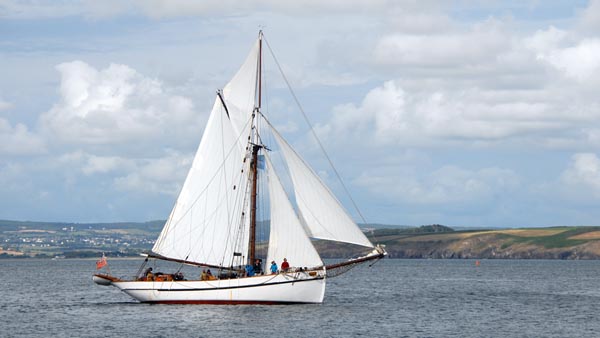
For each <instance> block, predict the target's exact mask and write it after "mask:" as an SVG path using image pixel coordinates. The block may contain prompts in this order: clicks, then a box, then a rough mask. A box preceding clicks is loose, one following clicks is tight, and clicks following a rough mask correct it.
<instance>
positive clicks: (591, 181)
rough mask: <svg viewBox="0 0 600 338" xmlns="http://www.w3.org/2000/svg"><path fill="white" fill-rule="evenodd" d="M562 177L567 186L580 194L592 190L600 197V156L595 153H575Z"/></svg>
mask: <svg viewBox="0 0 600 338" xmlns="http://www.w3.org/2000/svg"><path fill="white" fill-rule="evenodd" d="M561 178H562V181H563V182H564V183H565V184H566V185H567V188H569V189H573V190H574V191H578V194H579V195H584V194H585V193H590V192H591V193H592V194H593V195H594V196H596V197H600V158H598V155H596V154H595V153H577V154H575V155H573V156H572V158H571V162H570V164H569V167H568V168H567V169H566V170H565V171H564V172H563V174H562V177H561Z"/></svg>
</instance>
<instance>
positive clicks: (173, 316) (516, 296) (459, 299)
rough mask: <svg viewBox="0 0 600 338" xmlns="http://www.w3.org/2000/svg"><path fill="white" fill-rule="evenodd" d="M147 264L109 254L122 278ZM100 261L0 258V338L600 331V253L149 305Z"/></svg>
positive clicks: (399, 267) (348, 278)
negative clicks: (276, 300) (271, 296)
mask: <svg viewBox="0 0 600 338" xmlns="http://www.w3.org/2000/svg"><path fill="white" fill-rule="evenodd" d="M141 262H142V260H141V259H110V258H109V260H108V263H109V268H110V269H111V272H112V274H114V275H117V276H122V277H124V276H131V275H134V274H135V273H136V271H137V270H138V268H139V266H140V264H141ZM190 269H192V268H188V270H186V271H185V273H186V274H187V275H188V276H190V275H191V274H196V273H198V269H197V268H195V270H190ZM95 271H96V270H95V261H94V260H86V259H58V260H36V259H15V260H10V259H8V260H7V259H5V260H0V272H1V276H2V277H1V280H2V281H1V282H0V337H108V336H110V337H600V320H598V317H599V313H600V261H562V260H481V261H480V262H479V264H476V261H475V260H404V259H384V260H381V261H380V262H378V263H377V264H375V265H373V266H368V265H363V266H359V267H356V268H354V269H352V270H350V271H349V272H347V273H346V274H343V275H341V276H338V277H335V278H331V279H329V280H328V281H327V291H326V294H325V300H324V302H323V303H322V304H307V305H270V306H266V305H260V306H259V305H149V304H141V303H138V302H137V301H135V300H133V299H131V298H130V297H129V296H127V295H126V294H124V293H122V292H120V291H119V290H118V289H117V288H114V287H106V286H99V285H96V284H94V283H93V282H92V278H91V276H92V274H93V273H94V272H95ZM155 271H156V270H155Z"/></svg>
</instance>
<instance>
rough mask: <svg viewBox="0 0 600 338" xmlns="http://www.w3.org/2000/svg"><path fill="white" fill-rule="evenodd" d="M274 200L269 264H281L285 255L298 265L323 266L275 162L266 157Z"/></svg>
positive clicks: (270, 192) (270, 194)
mask: <svg viewBox="0 0 600 338" xmlns="http://www.w3.org/2000/svg"><path fill="white" fill-rule="evenodd" d="M266 163H267V175H268V185H269V200H270V203H271V230H270V235H269V250H268V253H267V267H268V266H269V264H270V262H271V261H275V262H277V264H281V261H282V260H283V258H287V260H288V261H289V262H290V264H292V266H298V267H317V266H322V265H323V261H322V260H321V257H320V256H319V254H318V253H317V250H316V249H315V247H314V246H313V245H312V243H311V241H310V238H308V236H307V235H306V232H305V230H304V227H303V226H302V224H300V220H299V219H298V216H297V215H296V212H295V211H294V207H292V204H291V202H290V200H289V199H288V196H287V194H286V193H285V190H284V189H283V186H282V185H281V182H280V180H279V177H278V176H277V174H276V173H275V170H274V169H273V165H272V164H271V161H270V159H269V158H268V157H266Z"/></svg>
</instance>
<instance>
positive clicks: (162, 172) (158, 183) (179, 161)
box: [114, 152, 193, 196]
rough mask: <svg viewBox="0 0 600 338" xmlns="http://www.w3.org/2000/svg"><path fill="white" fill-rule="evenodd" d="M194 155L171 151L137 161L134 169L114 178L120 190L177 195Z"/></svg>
mask: <svg viewBox="0 0 600 338" xmlns="http://www.w3.org/2000/svg"><path fill="white" fill-rule="evenodd" d="M192 159H193V156H192V155H190V154H185V155H184V154H180V153H177V152H171V153H169V154H168V155H167V156H165V157H162V158H154V159H141V160H138V161H135V164H134V166H133V169H132V170H131V171H130V172H129V173H128V174H126V175H124V176H118V177H116V178H115V179H114V186H115V188H116V189H118V190H125V191H136V192H151V193H161V194H168V195H173V196H175V195H177V193H178V192H179V190H180V189H181V186H182V185H183V180H184V179H185V175H186V173H187V172H188V170H189V169H190V166H191V163H192Z"/></svg>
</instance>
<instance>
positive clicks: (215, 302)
mask: <svg viewBox="0 0 600 338" xmlns="http://www.w3.org/2000/svg"><path fill="white" fill-rule="evenodd" d="M142 303H145V304H210V305H279V304H280V305H290V304H319V303H311V302H274V301H258V300H163V301H151V302H142Z"/></svg>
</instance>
